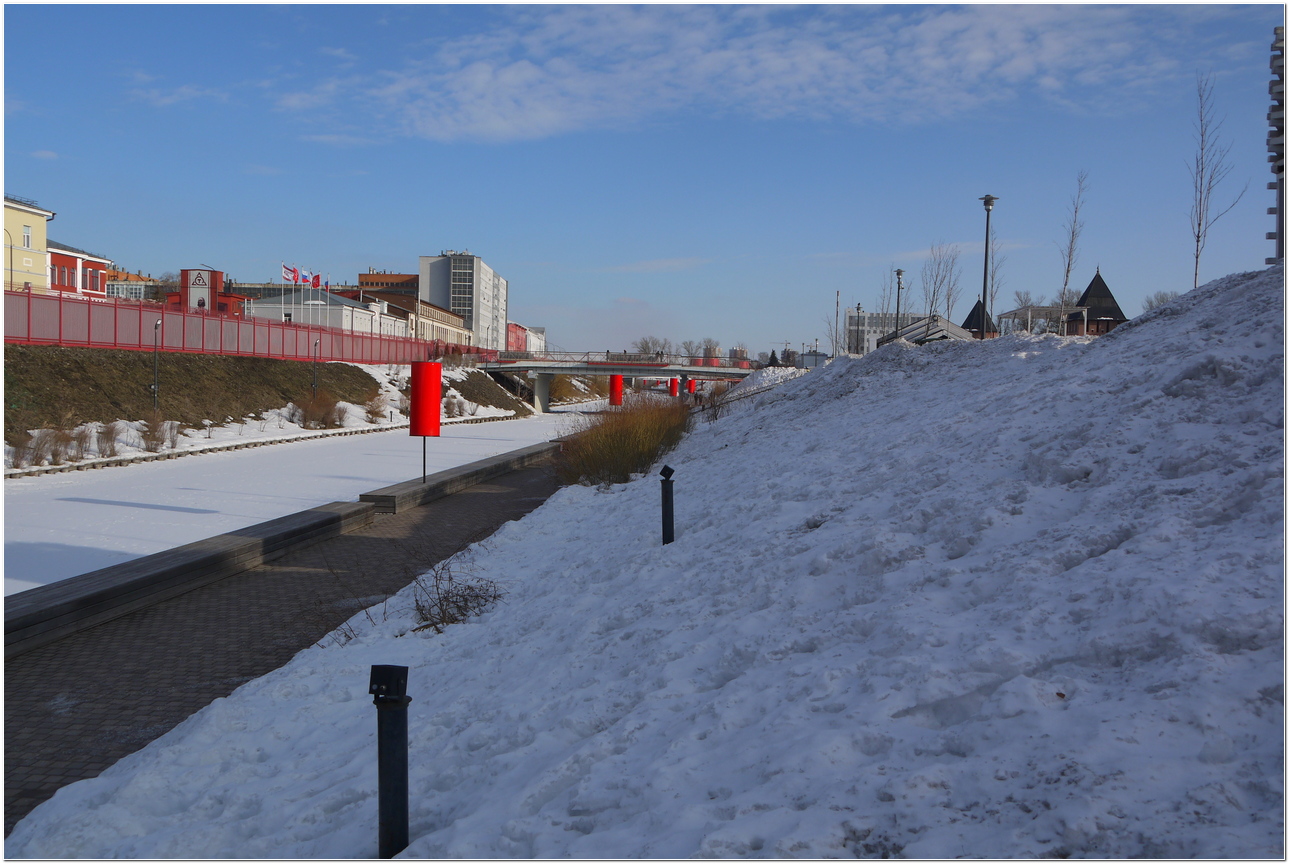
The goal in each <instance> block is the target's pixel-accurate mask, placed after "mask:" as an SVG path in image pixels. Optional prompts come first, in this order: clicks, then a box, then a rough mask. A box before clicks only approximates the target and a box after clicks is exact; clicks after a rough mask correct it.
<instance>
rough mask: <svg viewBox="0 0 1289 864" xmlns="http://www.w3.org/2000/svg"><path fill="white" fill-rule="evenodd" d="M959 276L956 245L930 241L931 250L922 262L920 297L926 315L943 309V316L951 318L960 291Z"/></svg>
mask: <svg viewBox="0 0 1289 864" xmlns="http://www.w3.org/2000/svg"><path fill="white" fill-rule="evenodd" d="M961 276H962V272H961V270H960V269H959V267H958V247H956V246H951V245H949V244H948V243H932V244H931V251H930V252H929V253H928V254H927V257H926V260H925V261H923V262H922V299H923V301H924V302H925V304H926V313H927V315H931V314H933V313H935V312H938V311H940V309H943V310H944V317H945V318H949V319H952V317H953V307H954V304H955V303H957V301H958V295H959V294H960V293H961V289H960V288H959V286H958V282H959V280H960V278H961ZM928 326H929V325H928Z"/></svg>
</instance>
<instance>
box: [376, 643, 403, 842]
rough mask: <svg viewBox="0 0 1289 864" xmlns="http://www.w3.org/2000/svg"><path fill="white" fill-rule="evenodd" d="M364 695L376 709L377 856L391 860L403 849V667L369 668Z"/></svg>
mask: <svg viewBox="0 0 1289 864" xmlns="http://www.w3.org/2000/svg"><path fill="white" fill-rule="evenodd" d="M368 692H369V693H370V694H371V695H372V704H374V705H375V706H376V771H377V781H376V782H377V790H378V795H379V803H378V808H379V830H378V854H379V855H380V857H381V858H393V857H394V856H395V855H397V854H398V853H399V852H402V851H403V850H404V849H406V848H407V706H408V704H409V703H410V702H411V701H412V698H411V697H410V696H408V695H407V667H406V666H372V667H371V683H370V684H369V685H368Z"/></svg>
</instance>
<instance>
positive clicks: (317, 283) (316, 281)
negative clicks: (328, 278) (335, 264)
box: [313, 273, 322, 288]
mask: <svg viewBox="0 0 1289 864" xmlns="http://www.w3.org/2000/svg"><path fill="white" fill-rule="evenodd" d="M313 287H314V288H321V287H322V277H321V276H320V275H318V274H317V273H314V274H313Z"/></svg>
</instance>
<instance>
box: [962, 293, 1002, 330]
mask: <svg viewBox="0 0 1289 864" xmlns="http://www.w3.org/2000/svg"><path fill="white" fill-rule="evenodd" d="M981 321H983V322H984V326H983V327H982V326H981V323H980V322H981ZM962 329H963V330H967V331H969V332H970V333H971V338H973V339H994V338H996V337H997V336H998V328H997V327H996V326H995V325H994V319H993V318H990V317H989V313H988V312H986V311H985V309H984V306H983V305H982V304H981V302H980V301H979V300H977V301H976V305H975V306H972V307H971V312H970V314H968V315H967V320H965V321H963V322H962Z"/></svg>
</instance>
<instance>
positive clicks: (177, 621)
mask: <svg viewBox="0 0 1289 864" xmlns="http://www.w3.org/2000/svg"><path fill="white" fill-rule="evenodd" d="M555 489H556V483H555V480H554V477H553V475H552V473H551V471H550V469H549V468H546V467H537V468H527V469H523V470H520V471H514V472H512V473H510V474H507V475H505V476H502V477H497V478H494V479H493V480H490V481H488V482H487V483H480V484H478V485H476V486H473V487H471V488H469V489H465V490H462V491H461V492H457V493H456V494H454V495H450V496H448V497H447V498H443V499H440V500H438V501H435V502H432V503H430V504H427V505H425V506H423V507H416V508H413V509H411V510H408V511H406V512H404V513H400V514H397V515H378V516H377V517H376V521H375V523H374V524H372V525H371V526H370V527H368V528H365V529H362V530H359V531H355V532H353V533H352V534H347V535H344V536H342V537H337V538H334V539H332V540H328V541H326V542H323V543H319V544H316V545H314V546H311V547H309V548H307V549H302V550H300V551H299V552H295V553H292V554H289V555H287V556H285V557H283V558H279V559H278V560H276V561H274V562H272V563H270V564H266V565H262V566H260V567H256V568H255V569H253V570H249V571H247V572H245V573H240V574H238V575H236V576H230V577H228V578H227V579H223V580H221V581H219V582H216V583H214V584H213V585H208V586H205V587H203V588H198V589H196V590H194V591H190V592H188V593H187V594H183V595H181V596H179V597H175V598H173V599H171V600H167V601H165V602H163V603H160V604H158V605H156V606H152V607H149V608H147V609H141V610H139V611H137V612H133V613H131V614H129V615H126V616H124V617H122V618H118V619H116V620H114V621H109V622H106V623H104V624H100V625H99V626H97V627H94V628H91V629H89V630H86V631H84V632H81V633H76V634H73V635H71V636H68V637H67V638H65V639H62V640H60V641H58V642H55V643H53V644H50V645H47V646H45V647H43V648H38V649H36V650H35V651H32V652H30V653H28V654H23V655H21V656H19V657H16V658H14V659H12V660H9V661H7V662H6V663H5V679H4V690H5V704H4V786H5V836H6V837H7V836H8V835H9V832H10V831H11V830H12V829H13V826H14V824H15V823H17V821H18V820H19V819H21V818H22V817H23V816H25V815H26V814H27V813H29V812H31V810H32V808H34V807H35V806H36V805H37V804H39V803H40V802H42V801H44V800H46V799H47V798H49V797H51V796H52V795H53V794H54V792H56V791H57V790H58V789H59V788H61V787H63V786H66V785H67V784H69V783H73V782H75V781H77V780H82V779H85V778H87V777H96V776H98V774H99V773H100V772H101V771H103V769H105V768H107V767H108V766H109V765H111V764H113V763H114V762H116V761H117V760H118V759H120V758H121V757H122V756H126V755H128V754H130V753H133V752H134V751H136V750H138V749H140V748H142V747H143V746H144V745H146V744H147V743H148V742H150V741H152V740H154V739H156V738H159V737H160V736H161V735H163V734H165V733H166V732H168V731H170V730H171V729H173V728H174V727H175V726H177V725H178V724H179V723H180V722H182V721H183V720H184V719H186V718H187V717H188V716H189V715H191V714H192V713H194V712H195V711H197V710H199V709H201V708H203V707H205V706H206V705H208V704H210V703H211V702H212V701H213V700H215V699H217V698H219V697H221V696H227V695H228V694H229V693H231V692H232V691H233V690H235V689H236V688H237V687H238V686H239V685H241V684H243V683H245V682H247V681H250V680H252V679H254V678H258V677H259V676H261V675H264V674H266V673H268V672H271V671H272V670H274V669H277V668H278V667H280V666H282V665H283V664H285V663H286V662H287V661H288V660H290V659H291V657H293V656H294V655H295V654H296V652H298V651H300V650H301V649H303V648H307V647H308V646H309V645H312V644H314V643H315V642H317V641H318V640H319V639H322V638H323V637H325V636H326V634H328V633H330V632H331V631H332V630H334V629H335V628H336V627H337V626H339V625H340V624H341V623H343V622H344V621H345V620H347V619H348V618H349V617H350V616H352V615H353V613H354V612H356V611H358V609H360V608H362V606H365V605H371V604H372V603H376V602H379V600H380V599H381V598H382V597H384V596H386V595H389V594H393V593H394V592H396V591H398V590H399V589H401V588H402V587H404V586H405V585H407V584H409V583H410V582H411V581H412V578H413V577H414V576H416V575H417V574H418V573H421V572H424V570H425V569H426V568H427V567H428V566H429V565H431V564H433V563H435V562H436V561H440V560H442V559H443V558H446V557H448V556H449V555H451V554H452V553H454V552H456V551H457V550H458V549H460V548H462V547H464V546H465V545H468V544H469V543H470V542H472V541H474V540H476V539H480V538H481V537H482V536H486V535H487V534H491V533H492V532H494V531H495V530H496V529H497V528H499V527H500V526H501V525H502V524H503V523H505V522H507V521H509V520H512V519H518V518H520V517H521V516H523V515H524V514H526V513H528V512H529V511H531V510H533V509H534V508H536V507H537V506H538V505H539V504H540V503H541V502H542V501H545V500H546V498H548V497H549V496H550V495H551V494H552V493H553V492H554V491H555ZM357 598H366V602H364V603H362V604H361V605H360V604H359V603H358V602H356V601H357Z"/></svg>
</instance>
